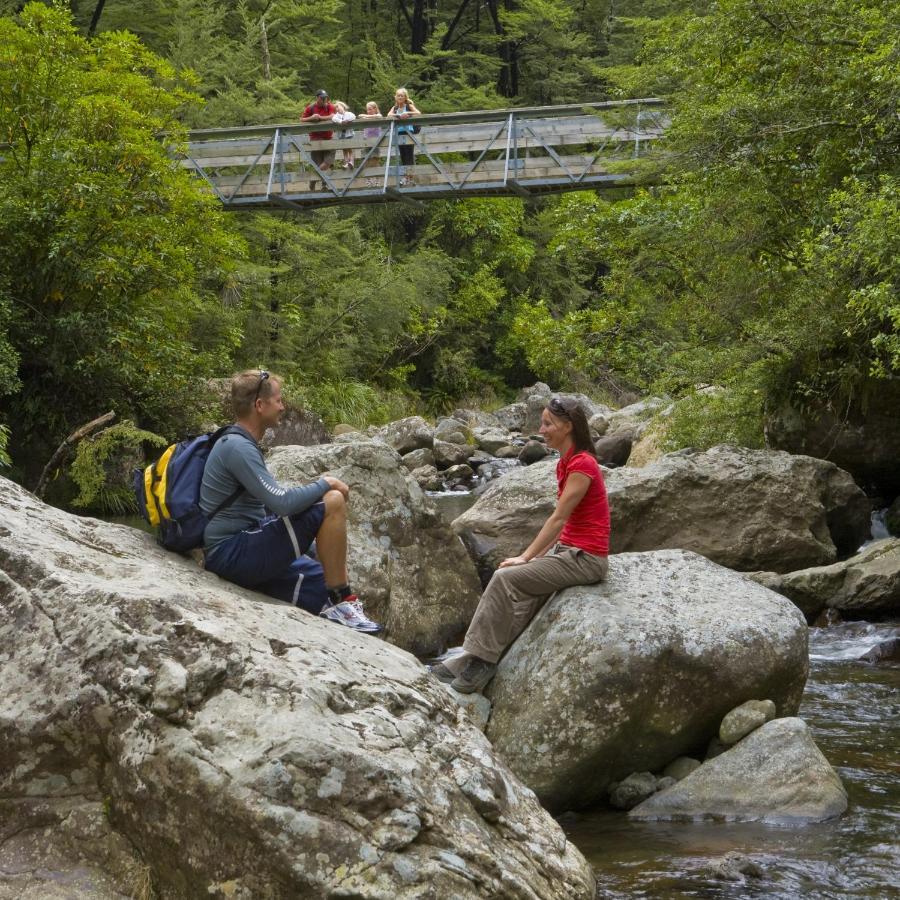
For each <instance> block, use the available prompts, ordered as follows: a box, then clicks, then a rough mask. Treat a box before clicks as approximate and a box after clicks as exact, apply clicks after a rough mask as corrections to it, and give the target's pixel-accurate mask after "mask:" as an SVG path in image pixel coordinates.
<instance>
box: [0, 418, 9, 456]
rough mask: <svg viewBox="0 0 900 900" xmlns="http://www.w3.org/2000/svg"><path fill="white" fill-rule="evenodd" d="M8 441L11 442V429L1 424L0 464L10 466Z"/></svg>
mask: <svg viewBox="0 0 900 900" xmlns="http://www.w3.org/2000/svg"><path fill="white" fill-rule="evenodd" d="M7 443H9V429H8V428H7V427H6V426H5V425H0V466H8V465H10V462H11V460H10V458H9V454H8V453H7V452H6V445H7Z"/></svg>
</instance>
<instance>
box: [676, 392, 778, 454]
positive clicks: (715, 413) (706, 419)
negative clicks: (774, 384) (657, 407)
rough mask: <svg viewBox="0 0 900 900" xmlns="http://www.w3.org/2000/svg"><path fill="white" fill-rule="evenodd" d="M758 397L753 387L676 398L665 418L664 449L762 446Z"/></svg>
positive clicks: (761, 412) (760, 407) (761, 420)
mask: <svg viewBox="0 0 900 900" xmlns="http://www.w3.org/2000/svg"><path fill="white" fill-rule="evenodd" d="M760 396H761V395H760V393H759V392H758V391H752V390H751V391H737V390H707V391H703V392H697V393H695V394H691V395H689V396H687V397H685V398H684V399H682V400H679V401H678V403H676V404H675V408H674V410H673V411H672V412H671V413H670V414H669V416H668V417H667V419H666V420H665V427H664V430H663V436H662V440H661V447H662V450H663V452H665V453H671V452H672V451H674V450H680V449H681V448H682V447H696V448H697V449H698V450H707V449H709V448H710V447H714V446H715V445H716V444H737V445H738V446H741V447H755V448H759V447H763V446H765V439H764V437H763V429H762V423H763V411H762V404H761V401H760Z"/></svg>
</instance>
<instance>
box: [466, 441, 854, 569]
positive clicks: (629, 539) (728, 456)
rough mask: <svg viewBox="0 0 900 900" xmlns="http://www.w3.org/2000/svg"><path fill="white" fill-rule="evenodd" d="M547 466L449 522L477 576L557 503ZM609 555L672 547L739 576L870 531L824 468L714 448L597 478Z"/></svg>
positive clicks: (835, 550) (490, 493)
mask: <svg viewBox="0 0 900 900" xmlns="http://www.w3.org/2000/svg"><path fill="white" fill-rule="evenodd" d="M554 465H555V463H554V462H551V461H547V462H539V463H535V464H534V465H533V466H529V467H528V468H526V469H522V470H519V471H516V472H511V473H510V474H509V475H507V476H506V477H504V478H502V479H501V480H499V481H498V482H497V483H496V484H494V485H492V486H491V487H490V488H488V489H487V490H486V491H485V492H484V494H482V495H481V497H480V498H479V500H478V502H477V503H476V504H475V505H474V506H473V507H472V508H471V509H470V510H469V511H468V512H466V513H465V514H464V515H463V516H460V518H459V519H457V520H456V521H455V522H454V523H453V529H454V531H456V533H457V534H459V535H460V536H461V537H462V539H463V541H464V542H465V544H466V546H467V547H468V548H469V550H470V552H471V553H473V556H474V558H475V559H476V563H477V564H478V565H479V566H480V568H481V569H485V568H490V567H492V566H493V567H496V565H497V563H498V562H499V560H500V559H503V558H504V557H506V556H510V555H512V554H515V553H520V552H521V551H522V549H523V548H524V547H526V546H527V545H528V543H529V542H530V541H531V539H532V538H533V537H534V535H535V534H537V532H538V530H539V529H540V527H541V525H542V524H543V522H544V520H545V519H546V518H547V516H548V515H549V514H550V512H551V510H552V509H553V505H554V503H555V501H556V480H555V477H554V469H553V467H554ZM604 477H605V479H606V487H607V492H608V495H609V501H610V509H611V512H612V539H611V540H612V542H611V549H612V552H613V553H621V552H624V551H635V550H655V549H662V548H664V547H679V548H682V549H685V550H693V551H694V552H696V553H702V554H703V555H704V556H706V557H708V558H709V559H712V560H714V561H715V562H718V563H720V564H721V565H723V566H728V567H729V568H732V569H738V570H741V571H753V570H759V569H766V570H773V571H777V572H790V571H792V570H794V569H800V568H804V567H807V566H812V565H823V564H828V563H832V562H834V561H835V560H836V558H837V557H838V556H839V555H847V554H850V553H852V552H854V551H855V550H856V548H857V547H859V545H860V544H861V543H862V541H863V540H864V539H865V538H866V536H867V535H868V532H869V501H868V499H867V498H866V496H865V495H864V494H863V492H862V491H861V490H860V489H859V488H858V487H857V486H856V484H855V483H854V481H853V479H852V478H851V477H850V476H849V475H848V474H847V473H846V472H843V471H841V470H840V469H838V468H837V467H836V466H834V465H833V464H832V463H829V462H825V461H823V460H818V459H813V458H812V457H808V456H791V455H790V454H788V453H782V452H779V451H766V450H747V449H744V448H740V447H732V446H728V445H723V446H719V447H713V448H712V449H711V450H707V451H692V450H687V451H685V450H681V451H679V452H678V453H670V454H668V455H667V456H664V457H663V458H662V459H660V460H659V461H657V462H655V463H652V464H651V465H648V466H645V467H644V468H641V469H630V468H625V469H616V470H615V471H612V472H606V473H605V475H604Z"/></svg>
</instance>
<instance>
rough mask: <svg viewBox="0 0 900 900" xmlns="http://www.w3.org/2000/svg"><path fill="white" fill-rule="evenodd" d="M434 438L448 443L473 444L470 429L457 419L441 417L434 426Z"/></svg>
mask: <svg viewBox="0 0 900 900" xmlns="http://www.w3.org/2000/svg"><path fill="white" fill-rule="evenodd" d="M434 439H435V440H436V441H446V442H447V443H448V444H474V443H475V438H474V437H473V436H472V429H471V428H470V427H469V426H468V425H467V424H466V423H465V422H460V421H459V419H454V418H447V419H441V420H440V421H439V422H438V423H437V425H435V427H434Z"/></svg>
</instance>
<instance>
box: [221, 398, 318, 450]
mask: <svg viewBox="0 0 900 900" xmlns="http://www.w3.org/2000/svg"><path fill="white" fill-rule="evenodd" d="M230 418H231V417H230V416H229V417H228V419H230ZM328 441H329V436H328V429H327V428H326V427H325V423H324V422H323V421H322V419H321V418H320V417H319V416H318V415H317V414H316V413H314V412H312V411H311V410H308V409H302V408H301V407H298V406H288V407H287V409H285V411H284V414H283V415H282V417H281V421H280V422H279V423H278V424H277V425H276V426H275V427H274V428H269V429H267V430H266V433H265V434H264V435H263V438H262V440H261V441H260V444H261V445H262V446H263V447H265V448H269V447H282V446H284V445H285V444H294V445H300V446H304V447H305V446H309V445H314V444H327V443H328Z"/></svg>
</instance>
